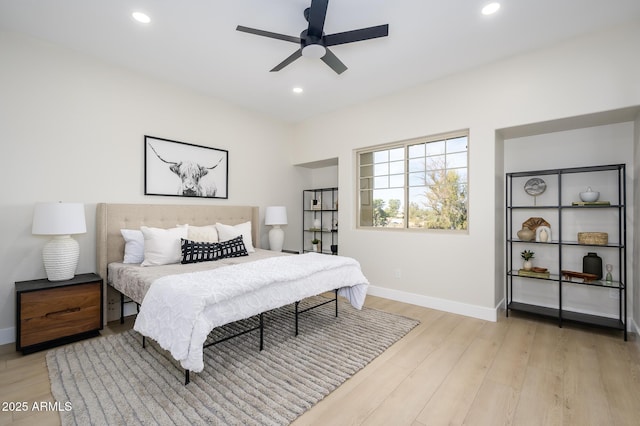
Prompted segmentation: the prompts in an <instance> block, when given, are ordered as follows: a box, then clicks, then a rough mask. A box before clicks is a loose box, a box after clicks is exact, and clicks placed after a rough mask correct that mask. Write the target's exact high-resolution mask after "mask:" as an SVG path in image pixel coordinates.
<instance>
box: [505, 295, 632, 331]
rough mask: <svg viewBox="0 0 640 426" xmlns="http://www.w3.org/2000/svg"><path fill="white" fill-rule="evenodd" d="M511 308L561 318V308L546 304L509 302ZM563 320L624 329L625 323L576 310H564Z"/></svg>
mask: <svg viewBox="0 0 640 426" xmlns="http://www.w3.org/2000/svg"><path fill="white" fill-rule="evenodd" d="M509 309H511V310H513V311H518V312H526V313H530V314H535V315H541V316H545V317H548V318H555V319H560V310H559V309H556V308H548V307H546V306H538V305H530V304H528V303H522V302H511V303H509ZM562 320H563V321H573V322H579V323H583V324H591V325H598V326H601V327H607V328H615V329H618V330H624V329H625V324H624V323H623V322H622V321H620V320H619V319H617V318H609V317H602V316H599V315H591V314H583V313H581V312H574V311H567V310H563V311H562Z"/></svg>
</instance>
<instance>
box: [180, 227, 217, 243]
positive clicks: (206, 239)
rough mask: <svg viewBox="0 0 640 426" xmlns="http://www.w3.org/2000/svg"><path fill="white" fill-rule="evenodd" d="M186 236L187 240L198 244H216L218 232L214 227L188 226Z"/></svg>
mask: <svg viewBox="0 0 640 426" xmlns="http://www.w3.org/2000/svg"><path fill="white" fill-rule="evenodd" d="M187 235H188V236H189V238H188V239H189V240H191V241H197V242H200V243H217V242H218V231H216V226H215V225H205V226H193V225H189V230H188V231H187Z"/></svg>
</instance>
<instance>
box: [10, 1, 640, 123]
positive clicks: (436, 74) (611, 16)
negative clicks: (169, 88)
mask: <svg viewBox="0 0 640 426" xmlns="http://www.w3.org/2000/svg"><path fill="white" fill-rule="evenodd" d="M488 2H489V0H446V1H442V0H440V1H435V0H396V1H383V0H332V1H330V2H329V7H328V11H327V17H326V22H325V28H324V29H325V33H326V34H332V33H336V32H343V31H349V30H353V29H359V28H363V27H370V26H375V25H381V24H389V36H388V37H385V38H379V39H374V40H367V41H362V42H357V43H352V44H345V45H340V46H334V47H332V48H331V50H332V51H333V53H334V54H336V56H338V57H339V58H340V59H341V60H342V62H344V64H345V65H346V66H347V67H348V70H347V71H345V72H344V73H343V74H341V75H337V74H336V73H334V72H333V71H332V70H331V69H330V68H329V67H328V66H326V65H325V64H324V63H323V62H321V61H320V60H319V59H311V58H304V57H303V58H300V59H298V60H297V61H296V62H294V63H293V64H291V65H289V66H287V67H286V68H284V69H283V70H282V71H280V72H269V70H270V69H271V68H273V67H274V66H275V65H276V64H278V63H280V62H281V61H282V60H284V59H285V58H286V57H287V56H289V55H290V54H291V53H293V52H294V51H295V50H296V49H297V48H298V47H299V46H297V45H295V44H293V43H290V42H286V41H281V40H275V39H270V38H266V37H259V36H256V35H252V34H247V33H242V32H238V31H236V30H235V28H236V26H237V25H243V26H246V27H252V28H258V29H261V30H266V31H271V32H276V33H281V34H287V35H291V36H299V34H300V32H301V31H302V30H303V29H306V25H307V22H306V21H305V19H304V17H303V10H304V9H305V8H306V7H308V6H309V4H310V0H268V1H267V0H226V1H223V0H182V1H176V0H133V1H132V0H0V29H4V30H9V31H15V32H20V33H25V34H28V35H31V36H35V37H38V38H42V39H45V40H48V41H50V42H52V43H56V44H60V45H63V46H67V47H68V48H70V49H73V50H75V51H78V52H82V53H84V54H87V55H91V56H94V57H96V58H99V59H100V60H103V61H105V62H108V63H111V64H116V65H118V66H122V67H126V68H129V69H133V70H136V71H138V72H140V73H143V74H145V75H150V76H154V77H155V78H158V79H161V80H164V81H169V82H173V83H176V84H179V85H182V86H186V87H189V88H192V89H194V90H196V91H198V92H201V93H206V94H208V95H211V96H214V97H216V98H219V99H223V100H226V101H228V102H231V103H233V104H235V105H239V106H242V107H246V108H250V109H252V110H257V111H260V112H263V113H265V114H268V115H270V116H272V117H275V118H278V119H281V120H285V121H287V122H297V121H302V120H305V119H308V118H310V117H313V116H316V115H318V114H322V113H325V112H328V111H332V110H336V109H340V108H343V107H345V106H348V105H353V104H357V103H360V102H364V101H366V100H368V99H372V98H375V97H379V96H383V95H385V94H389V93H393V92H396V91H399V90H402V89H407V88H410V87H412V86H415V85H418V84H421V83H423V82H427V81H430V80H434V79H437V78H440V77H443V76H446V75H448V74H452V73H455V72H460V71H463V70H466V69H470V68H474V67H477V66H480V65H482V64H486V63H490V62H493V61H496V60H498V59H500V58H504V57H508V56H512V55H517V54H519V53H522V52H526V51H529V50H532V49H537V48H541V47H544V46H547V45H549V44H553V43H556V42H559V41H562V40H565V39H568V38H571V37H575V36H578V35H581V34H586V33H590V32H594V31H598V30H601V29H605V28H607V27H611V26H615V25H619V24H622V23H625V22H628V21H631V20H636V19H639V18H640V1H639V0H615V1H611V0H607V1H605V0H535V1H532V0H501V6H502V7H501V8H500V10H499V11H498V12H497V13H495V14H494V15H491V16H484V15H482V14H481V13H480V10H481V8H482V6H484V5H485V4H487V3H488ZM134 11H142V12H144V13H146V14H148V15H149V16H150V17H151V20H152V21H151V23H149V24H146V25H144V24H140V23H138V22H136V21H134V20H133V18H132V17H131V13H132V12H134ZM295 86H299V87H302V88H303V89H304V92H303V93H302V94H295V93H293V92H292V89H293V87H295Z"/></svg>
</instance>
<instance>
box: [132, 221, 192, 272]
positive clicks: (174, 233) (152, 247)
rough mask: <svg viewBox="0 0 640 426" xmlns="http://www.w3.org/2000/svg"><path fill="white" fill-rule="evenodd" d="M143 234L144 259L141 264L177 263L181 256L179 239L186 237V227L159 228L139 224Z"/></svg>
mask: <svg viewBox="0 0 640 426" xmlns="http://www.w3.org/2000/svg"><path fill="white" fill-rule="evenodd" d="M140 231H142V235H143V236H144V261H143V262H142V266H151V265H167V264H170V263H179V262H180V259H181V258H182V255H181V254H182V253H181V250H180V241H181V239H182V238H187V227H186V226H179V227H176V228H169V229H161V228H150V227H148V226H141V227H140Z"/></svg>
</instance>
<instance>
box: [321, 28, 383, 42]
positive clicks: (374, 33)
mask: <svg viewBox="0 0 640 426" xmlns="http://www.w3.org/2000/svg"><path fill="white" fill-rule="evenodd" d="M388 35H389V24H384V25H378V26H376V27H369V28H362V29H359V30H353V31H345V32H343V33H335V34H329V35H327V36H324V45H325V46H336V45H338V44H345V43H353V42H354V41H362V40H369V39H372V38H378V37H386V36H388Z"/></svg>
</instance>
